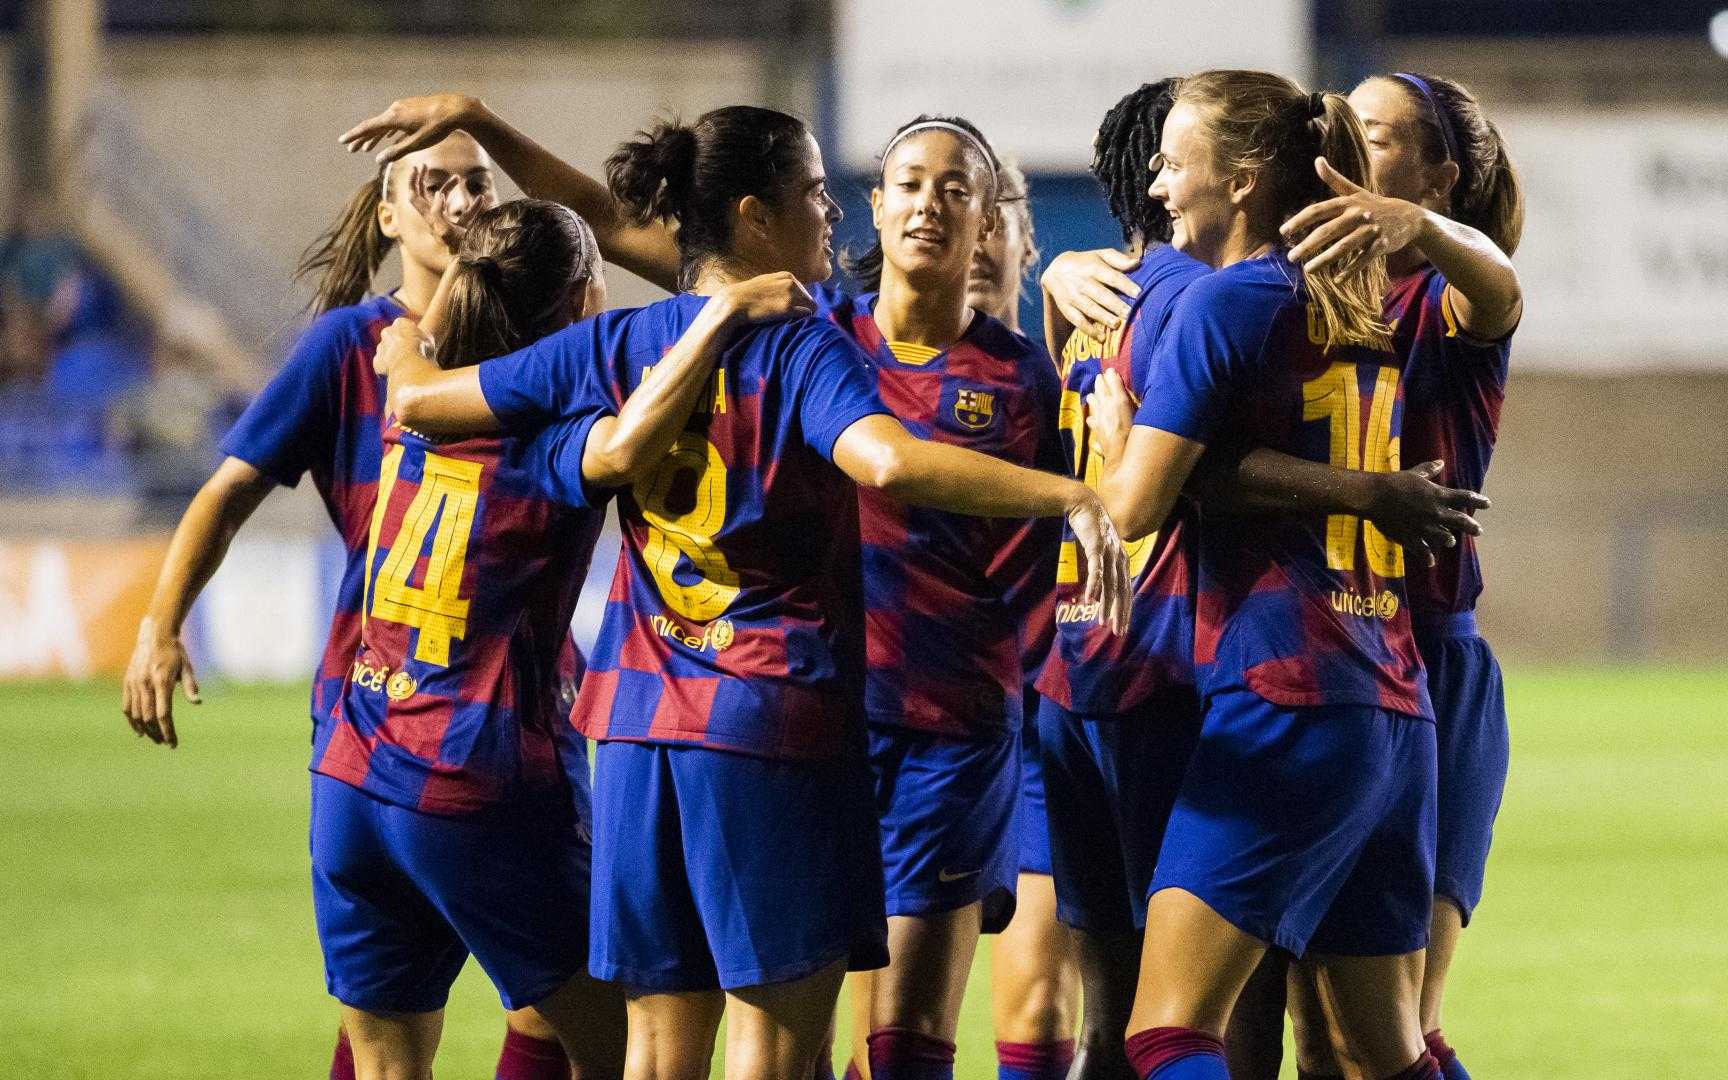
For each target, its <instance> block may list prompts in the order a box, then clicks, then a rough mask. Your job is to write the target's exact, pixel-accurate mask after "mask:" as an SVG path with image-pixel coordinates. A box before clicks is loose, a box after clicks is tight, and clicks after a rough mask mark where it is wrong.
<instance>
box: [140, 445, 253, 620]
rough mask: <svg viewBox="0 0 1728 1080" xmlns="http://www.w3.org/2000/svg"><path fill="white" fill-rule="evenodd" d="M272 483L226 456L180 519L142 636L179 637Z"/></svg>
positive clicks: (146, 616)
mask: <svg viewBox="0 0 1728 1080" xmlns="http://www.w3.org/2000/svg"><path fill="white" fill-rule="evenodd" d="M272 487H274V485H273V484H272V483H271V481H270V480H269V479H267V478H266V477H265V476H264V474H263V473H260V472H259V471H258V470H257V469H255V468H253V467H252V466H251V465H248V464H247V463H246V462H244V461H241V460H240V459H238V458H226V459H224V460H223V462H222V464H221V465H219V466H217V467H216V472H215V473H214V474H212V475H211V477H210V479H209V480H206V481H205V482H204V486H203V487H201V488H199V489H198V494H196V495H194V496H193V497H192V502H191V504H190V505H188V506H187V507H186V513H185V514H183V515H182V516H181V518H180V524H179V525H178V526H177V527H176V528H175V530H174V538H173V539H172V540H170V541H169V543H168V554H167V556H166V557H165V558H164V559H163V561H162V569H161V572H160V573H158V574H157V576H156V589H155V591H154V592H153V593H152V594H151V597H150V607H149V608H148V609H147V612H146V614H145V616H144V620H143V623H142V624H141V625H140V627H139V633H140V636H144V635H146V634H152V635H155V636H157V637H159V638H171V637H177V636H178V635H179V633H180V627H181V625H182V624H183V623H185V621H186V613H187V612H188V611H190V610H191V609H192V602H193V601H194V600H196V599H197V598H198V594H199V593H200V592H202V591H203V590H204V586H205V585H207V584H208V583H209V581H210V578H211V576H212V575H214V574H215V573H216V569H217V567H219V566H221V565H222V559H223V557H224V556H226V555H227V554H228V545H229V544H230V543H231V542H232V541H233V539H234V534H235V533H237V532H239V531H240V526H241V525H244V524H245V523H246V519H247V518H249V517H251V516H252V512H253V511H254V510H256V509H258V504H259V503H261V502H263V501H264V497H265V496H266V495H268V494H270V490H271V488H272Z"/></svg>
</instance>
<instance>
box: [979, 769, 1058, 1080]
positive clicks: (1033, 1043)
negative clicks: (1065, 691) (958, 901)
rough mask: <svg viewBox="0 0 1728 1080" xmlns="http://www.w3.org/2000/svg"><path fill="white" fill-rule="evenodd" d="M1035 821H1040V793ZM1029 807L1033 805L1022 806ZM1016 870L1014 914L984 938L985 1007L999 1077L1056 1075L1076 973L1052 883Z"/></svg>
mask: <svg viewBox="0 0 1728 1080" xmlns="http://www.w3.org/2000/svg"><path fill="white" fill-rule="evenodd" d="M1038 801H1039V803H1040V805H1039V806H1038V807H1037V808H1036V815H1037V816H1036V824H1037V827H1038V828H1040V829H1044V828H1046V827H1047V826H1046V825H1045V818H1044V808H1043V806H1042V805H1041V804H1042V802H1043V800H1042V799H1039V800H1038ZM1025 812H1026V813H1027V814H1028V815H1030V814H1031V813H1032V808H1026V810H1025ZM1021 862H1022V871H1021V874H1020V882H1019V885H1018V887H1017V890H1016V893H1017V895H1016V898H1015V908H1014V918H1013V920H1012V921H1010V922H1009V923H1008V927H1007V929H1005V930H1003V931H1002V932H1001V933H1000V934H998V935H996V938H995V940H994V941H992V942H991V946H990V950H991V952H990V957H991V964H990V1009H991V1018H992V1023H993V1026H994V1028H995V1034H996V1068H997V1074H998V1076H999V1078H1000V1080H1060V1078H1061V1077H1065V1076H1067V1075H1068V1068H1069V1066H1070V1065H1072V1064H1073V1061H1074V1024H1075V1021H1076V1019H1077V1014H1078V1013H1079V1008H1078V1006H1079V1004H1080V1002H1079V996H1080V994H1079V991H1080V973H1079V969H1078V967H1077V965H1076V963H1075V959H1074V935H1073V932H1072V931H1070V930H1069V929H1068V928H1067V927H1066V926H1063V925H1062V924H1061V923H1060V922H1058V921H1057V920H1056V886H1055V884H1054V882H1052V881H1051V879H1050V875H1049V874H1048V873H1047V872H1046V873H1027V872H1026V871H1025V869H1024V864H1025V862H1026V859H1025V857H1024V853H1022V859H1021Z"/></svg>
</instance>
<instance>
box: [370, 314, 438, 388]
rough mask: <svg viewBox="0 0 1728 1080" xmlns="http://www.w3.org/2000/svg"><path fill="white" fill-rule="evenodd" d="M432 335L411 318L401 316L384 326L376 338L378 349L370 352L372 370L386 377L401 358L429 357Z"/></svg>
mask: <svg viewBox="0 0 1728 1080" xmlns="http://www.w3.org/2000/svg"><path fill="white" fill-rule="evenodd" d="M431 352H432V335H430V334H428V333H426V331H424V330H422V329H420V324H419V323H417V322H415V321H414V320H413V319H410V318H407V317H402V318H398V319H397V320H396V321H395V322H393V323H391V324H390V325H389V326H386V327H385V328H384V333H383V334H382V335H380V336H379V338H378V350H377V351H376V352H374V353H373V354H372V370H373V371H374V372H376V373H377V374H379V375H383V376H385V377H386V378H388V377H389V375H390V371H391V369H392V368H394V367H395V366H396V365H397V364H399V363H401V362H402V361H403V360H416V359H429V358H430V356H431Z"/></svg>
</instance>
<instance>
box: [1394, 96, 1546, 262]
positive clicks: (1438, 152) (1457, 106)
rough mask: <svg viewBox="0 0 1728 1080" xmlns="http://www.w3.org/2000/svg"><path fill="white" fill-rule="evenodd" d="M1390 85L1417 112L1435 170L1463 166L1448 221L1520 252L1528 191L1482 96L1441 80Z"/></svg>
mask: <svg viewBox="0 0 1728 1080" xmlns="http://www.w3.org/2000/svg"><path fill="white" fill-rule="evenodd" d="M1390 81H1392V82H1394V83H1396V84H1397V85H1398V87H1399V88H1400V89H1402V90H1403V91H1404V94H1405V95H1406V96H1407V97H1409V98H1410V100H1411V103H1412V104H1413V105H1415V106H1416V115H1417V117H1418V118H1419V120H1420V124H1421V128H1422V157H1423V159H1424V160H1425V161H1427V162H1428V163H1429V164H1430V165H1438V164H1440V163H1442V162H1444V161H1447V160H1452V161H1455V162H1456V163H1457V165H1458V182H1457V183H1456V184H1454V185H1453V186H1452V205H1451V208H1450V211H1449V213H1448V214H1447V216H1448V217H1450V218H1452V219H1453V220H1454V221H1461V222H1463V223H1464V224H1466V225H1469V226H1470V227H1471V228H1475V229H1481V230H1482V232H1483V233H1484V234H1485V235H1486V236H1487V237H1488V239H1490V240H1492V241H1494V243H1495V244H1496V245H1497V246H1498V247H1499V248H1500V250H1501V251H1504V252H1505V253H1506V254H1508V255H1511V254H1512V253H1513V252H1515V251H1517V250H1518V241H1519V240H1521V239H1522V238H1523V236H1524V191H1523V188H1522V185H1520V184H1519V182H1518V170H1517V169H1516V168H1514V167H1513V165H1512V158H1511V157H1510V156H1509V155H1508V154H1507V153H1506V141H1505V140H1504V139H1502V138H1501V137H1500V129H1499V128H1497V127H1495V126H1494V123H1493V122H1492V121H1491V120H1489V119H1488V116H1487V114H1486V113H1484V112H1483V111H1482V104H1481V102H1479V101H1477V100H1476V95H1474V94H1472V93H1471V92H1470V91H1469V90H1468V89H1466V88H1465V87H1464V86H1463V85H1461V84H1459V83H1456V82H1453V81H1452V80H1451V79H1443V78H1440V77H1439V76H1435V75H1409V74H1400V75H1396V76H1392V77H1391V80H1390ZM1441 125H1445V126H1444V127H1442V126H1441Z"/></svg>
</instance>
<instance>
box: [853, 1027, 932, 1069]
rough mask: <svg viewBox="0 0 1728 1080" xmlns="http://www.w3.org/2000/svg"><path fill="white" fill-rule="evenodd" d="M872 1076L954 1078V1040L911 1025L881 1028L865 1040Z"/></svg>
mask: <svg viewBox="0 0 1728 1080" xmlns="http://www.w3.org/2000/svg"><path fill="white" fill-rule="evenodd" d="M866 1042H867V1043H868V1044H869V1047H870V1077H871V1080H954V1044H953V1043H951V1042H949V1041H948V1040H946V1039H938V1038H937V1037H935V1036H934V1035H926V1034H924V1033H923V1032H921V1031H913V1030H912V1029H910V1028H880V1029H878V1030H876V1031H872V1032H871V1033H870V1038H869V1039H868V1040H866Z"/></svg>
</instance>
